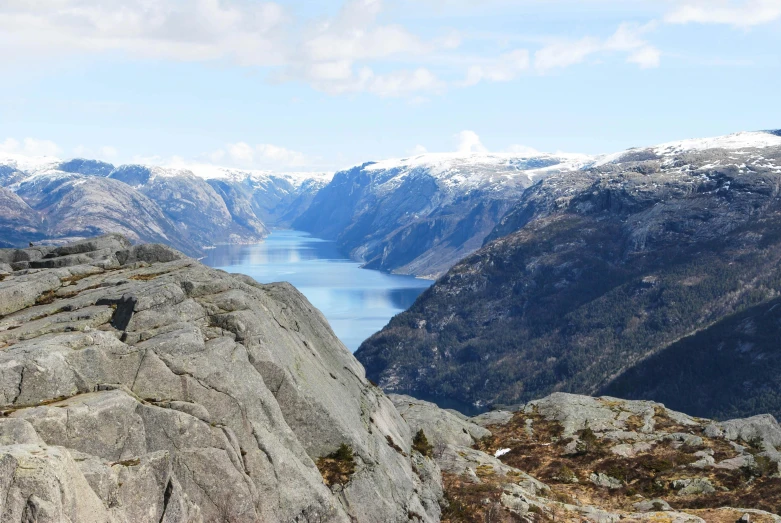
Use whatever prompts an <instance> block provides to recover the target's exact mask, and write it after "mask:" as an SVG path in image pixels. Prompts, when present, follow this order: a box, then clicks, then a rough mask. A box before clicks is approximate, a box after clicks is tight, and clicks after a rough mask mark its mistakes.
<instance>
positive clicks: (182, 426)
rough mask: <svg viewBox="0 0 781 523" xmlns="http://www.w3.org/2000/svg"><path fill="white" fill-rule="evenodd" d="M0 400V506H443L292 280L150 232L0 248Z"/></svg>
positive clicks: (326, 509) (186, 514) (54, 518)
mask: <svg viewBox="0 0 781 523" xmlns="http://www.w3.org/2000/svg"><path fill="white" fill-rule="evenodd" d="M0 410H2V417H0V520H2V521H4V522H16V521H25V522H28V521H36V522H62V521H71V522H80V523H83V522H128V523H130V522H133V523H136V522H154V523H158V522H168V523H172V522H179V521H187V522H191V521H194V522H197V521H203V522H212V521H230V522H250V521H264V522H277V521H279V522H288V521H290V522H345V523H347V522H354V521H357V522H370V523H371V522H378V523H379V522H382V523H385V522H397V521H398V522H402V521H410V520H412V521H422V522H435V521H439V518H440V502H441V500H442V496H443V493H442V483H441V474H440V471H439V468H438V466H437V465H436V463H435V462H434V460H433V459H431V458H429V457H425V456H423V455H421V454H420V453H419V452H417V451H415V450H414V449H413V448H412V447H413V432H412V431H411V429H410V427H409V425H408V424H407V423H406V422H405V421H404V419H403V418H402V416H401V415H400V414H399V412H398V411H397V410H396V409H395V408H394V405H393V403H391V401H390V400H389V399H388V398H387V397H386V396H385V395H384V394H383V393H382V392H381V391H380V390H379V389H377V388H376V387H374V386H372V385H371V384H370V383H369V382H368V381H367V380H366V379H365V376H364V370H363V368H362V367H361V365H360V364H359V363H358V362H357V361H356V360H355V358H354V357H353V356H352V354H350V352H349V351H348V350H347V349H346V348H345V347H344V346H343V345H342V344H341V343H340V342H339V340H338V339H337V338H336V337H335V335H334V334H333V332H332V331H331V329H330V327H329V326H328V324H327V322H326V321H325V319H324V318H323V316H322V315H321V314H320V313H319V312H318V311H317V310H316V309H315V308H314V307H312V305H311V304H310V303H309V302H308V301H307V300H306V299H305V298H304V297H303V296H302V295H301V294H300V293H299V292H298V291H296V290H295V289H294V288H293V287H292V286H290V285H288V284H272V285H261V284H258V283H257V282H255V281H254V280H252V279H250V278H248V277H245V276H241V275H231V274H228V273H225V272H222V271H218V270H213V269H210V268H207V267H205V266H204V265H202V264H200V263H198V262H197V261H195V260H192V259H189V258H187V257H185V256H184V255H182V254H181V253H179V252H177V251H175V250H172V249H170V248H167V247H164V246H160V245H140V246H132V245H131V244H130V242H128V241H127V240H126V239H125V238H123V237H122V236H118V235H109V236H103V237H99V238H94V239H90V240H85V241H81V242H76V243H72V244H68V245H63V246H59V247H32V248H30V249H9V250H0ZM344 446H346V447H349V449H350V450H351V451H352V455H353V463H352V464H353V468H352V469H351V471H350V474H349V478H348V481H342V482H337V483H333V482H332V483H331V484H330V486H329V485H327V484H326V481H325V480H324V477H323V475H322V474H321V472H320V470H319V469H318V466H317V462H318V460H320V458H323V457H326V456H329V455H333V454H334V453H335V452H336V451H337V450H338V449H339V448H340V447H342V448H344Z"/></svg>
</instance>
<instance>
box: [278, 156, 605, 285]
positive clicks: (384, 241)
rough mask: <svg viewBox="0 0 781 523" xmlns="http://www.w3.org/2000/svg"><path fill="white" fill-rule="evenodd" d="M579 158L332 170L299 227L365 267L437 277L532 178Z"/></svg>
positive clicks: (477, 241) (419, 160) (422, 161)
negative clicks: (334, 246) (332, 245)
mask: <svg viewBox="0 0 781 523" xmlns="http://www.w3.org/2000/svg"><path fill="white" fill-rule="evenodd" d="M588 161H590V159H589V158H587V157H581V156H565V157H560V156H553V155H540V156H538V157H521V156H513V155H484V154H475V155H447V154H431V155H423V156H419V157H415V158H407V159H404V160H389V161H383V162H369V163H366V164H363V165H361V166H358V167H355V168H353V169H350V170H347V171H342V172H339V173H336V175H334V178H333V180H332V181H331V183H330V184H328V186H327V187H325V188H324V189H323V190H322V191H320V192H319V193H318V194H317V196H316V197H315V198H314V200H313V201H312V205H311V206H310V207H309V209H307V211H306V212H304V213H303V214H302V215H301V216H300V217H299V218H298V219H297V220H295V221H294V222H293V225H294V227H295V228H297V229H300V230H304V231H307V232H310V233H312V234H313V235H315V236H317V237H320V238H325V239H331V240H336V241H337V242H338V244H339V246H340V247H342V248H343V249H344V250H345V251H347V252H349V253H350V255H351V256H352V257H353V258H355V259H358V260H361V261H363V262H364V263H365V265H366V267H367V268H371V269H378V270H383V271H390V272H394V273H399V274H411V275H415V276H420V277H426V278H435V277H437V276H439V275H441V274H443V273H444V272H446V271H447V269H449V268H450V267H451V266H452V265H453V264H454V263H456V262H457V261H459V260H461V259H462V258H464V257H465V256H467V255H469V254H470V253H472V252H474V251H475V250H477V249H478V248H479V247H480V246H481V245H482V242H483V239H484V238H485V237H486V236H487V235H488V234H489V233H490V232H491V230H492V229H493V227H494V226H495V225H496V224H497V223H498V222H499V220H500V219H501V218H502V217H503V216H504V214H505V213H506V212H507V211H508V210H509V209H510V208H511V207H512V205H513V204H514V203H515V202H516V201H517V200H518V198H519V197H520V195H521V194H522V193H523V191H524V189H525V188H526V187H528V186H529V185H531V183H532V180H533V179H534V177H535V176H541V175H549V174H551V173H553V172H556V171H558V170H561V169H571V168H573V166H580V165H583V164H584V163H587V162H588Z"/></svg>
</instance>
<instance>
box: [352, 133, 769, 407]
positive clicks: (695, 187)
mask: <svg viewBox="0 0 781 523" xmlns="http://www.w3.org/2000/svg"><path fill="white" fill-rule="evenodd" d="M780 187H781V136H779V133H742V134H739V135H733V136H729V137H722V138H719V139H711V140H693V141H687V142H676V143H671V144H663V145H661V146H657V147H653V148H647V149H635V150H630V151H627V152H625V153H622V154H617V155H613V156H611V157H606V158H602V159H601V160H599V161H597V162H596V163H595V164H594V165H593V166H591V167H589V168H586V169H583V170H577V171H571V172H565V173H560V174H554V175H551V176H549V177H547V178H545V179H542V180H541V181H539V182H538V183H537V184H535V185H534V186H533V187H531V188H530V189H529V190H527V191H526V192H525V193H524V195H523V196H522V197H521V199H520V202H519V203H518V204H517V205H516V206H515V208H514V209H513V210H512V211H511V212H510V213H508V215H507V216H506V217H505V218H504V219H503V220H502V221H501V223H500V224H499V225H498V226H497V227H496V229H495V231H494V232H493V233H492V235H491V238H492V239H493V241H490V243H488V244H487V245H486V246H485V247H484V248H482V249H481V250H480V251H478V252H477V253H475V254H474V255H472V256H470V257H468V258H466V259H465V260H463V261H462V262H461V263H459V264H458V265H456V266H455V267H454V268H453V269H452V270H450V271H449V272H448V273H447V274H446V275H445V276H443V277H442V278H441V279H440V280H439V281H438V282H437V283H436V284H435V285H434V286H433V287H432V288H431V289H429V290H428V291H427V292H426V293H424V294H423V295H422V296H421V297H420V298H419V299H418V301H417V302H416V303H415V305H414V306H413V307H412V308H411V309H410V310H409V311H407V312H405V313H403V314H401V315H399V316H397V317H396V318H394V319H393V320H392V321H391V323H390V324H389V325H388V327H386V328H385V329H384V330H383V331H382V332H380V333H378V334H377V335H375V336H373V337H372V338H370V339H369V340H367V341H366V342H365V343H364V344H363V345H362V346H361V348H360V349H359V350H358V352H357V353H356V356H357V357H358V359H359V360H360V361H361V362H362V363H363V364H364V366H365V367H366V369H367V374H368V376H369V377H370V378H372V379H374V380H375V381H377V382H379V383H380V385H381V386H382V387H383V388H384V389H385V390H388V391H393V392H404V393H412V394H413V395H414V394H420V395H423V396H425V397H443V398H444V397H447V398H451V399H457V400H459V401H462V402H465V403H470V404H475V405H481V406H485V405H490V404H497V403H505V404H508V403H517V402H523V401H527V400H529V399H533V398H538V397H542V396H544V395H546V394H549V393H551V392H554V391H566V392H574V393H585V394H593V393H596V392H597V391H600V390H603V388H604V387H607V386H608V384H609V383H610V382H611V381H612V380H614V379H615V378H616V377H618V376H620V375H621V374H622V373H624V372H627V371H628V370H629V369H631V368H633V367H634V366H635V365H638V364H641V362H644V361H645V360H646V359H647V358H649V357H651V356H653V355H655V354H659V353H662V352H663V351H665V350H666V349H668V347H673V346H674V344H675V343H676V342H678V341H679V340H681V338H684V337H685V336H688V335H690V334H692V333H694V332H696V331H701V330H704V329H708V328H709V327H711V326H713V325H714V324H717V323H718V322H720V321H722V320H725V319H726V318H729V317H730V316H732V315H734V314H739V313H741V312H743V311H748V310H750V309H751V308H754V307H760V306H762V305H763V304H766V303H769V302H770V301H771V300H773V299H776V298H777V297H778V295H779V291H781V265H779V262H781V235H779V231H780V230H781V204H780V203H779V199H778V196H779V188H780ZM687 343H688V342H687ZM716 348H717V347H711V346H708V345H704V346H701V347H700V348H698V349H697V350H698V351H699V352H700V353H707V352H708V351H710V350H716ZM672 350H673V351H675V350H676V349H675V348H673V349H672ZM777 351H778V345H777V344H776V345H773V344H772V343H767V344H765V345H763V346H762V350H761V353H762V354H764V355H765V356H763V357H762V358H750V357H748V358H737V359H735V360H734V362H733V363H732V365H733V367H734V368H733V369H732V372H734V374H733V375H734V376H736V377H737V376H744V375H749V374H751V373H752V370H751V369H752V366H758V367H762V366H770V367H771V369H775V372H776V373H777V372H778V370H779V369H777V368H775V367H773V364H774V363H773V362H774V361H777V359H776V358H775V357H771V355H772V354H773V353H775V352H777ZM758 353H759V352H757V353H756V354H758ZM671 354H674V352H673V353H671ZM660 357H661V356H660ZM648 361H661V360H648ZM664 361H666V362H668V365H669V364H670V363H672V362H675V363H677V358H676V357H675V356H674V355H673V356H670V357H668V358H666V359H665V360H664ZM655 368H656V369H657V370H656V371H655V375H659V374H663V373H665V372H667V373H673V374H674V371H675V369H674V368H669V366H668V367H664V368H661V367H659V366H656V367H655ZM712 368H713V367H706V369H705V370H707V369H711V370H710V372H704V373H700V374H699V377H700V379H701V382H700V383H698V386H702V387H703V388H704V390H709V388H710V389H715V388H717V387H719V386H720V383H721V380H722V377H721V376H720V375H718V374H717V373H715V372H713V370H712ZM690 371H691V372H697V371H695V370H694V368H692V367H690ZM771 372H772V371H771ZM629 381H631V379H630V380H629ZM624 383H626V381H625V382H624ZM754 383H755V386H744V387H739V386H736V387H732V388H731V389H730V390H731V391H733V392H734V393H735V394H736V395H737V397H736V398H735V399H734V403H735V404H740V405H741V406H743V407H745V408H747V409H748V410H747V411H743V412H742V414H744V415H745V414H749V413H752V412H755V413H759V412H762V411H763V410H762V409H764V410H770V411H772V412H779V411H780V410H781V405H780V404H778V403H777V400H776V399H772V397H771V395H768V394H765V393H763V392H762V391H763V390H765V389H766V387H765V385H769V384H759V383H756V382H754ZM651 389H652V387H651V385H650V383H648V382H646V386H645V388H641V389H638V392H637V394H634V393H632V397H640V395H642V394H643V393H644V392H647V391H649V390H651ZM607 390H611V391H613V392H615V393H618V392H619V391H624V390H626V391H627V392H629V391H630V390H631V386H630V387H629V389H626V388H625V389H611V388H608V389H607ZM759 396H762V397H763V398H764V399H763V400H761V401H760V400H759V399H758V397H759ZM667 397H669V396H667ZM680 401H681V402H684V401H686V400H680ZM689 406H693V405H691V404H689ZM716 408H717V406H716V405H715V404H714V403H706V404H703V405H701V406H698V408H697V409H695V410H697V412H698V413H699V414H700V415H711V414H721V413H723V411H716V410H714V409H716Z"/></svg>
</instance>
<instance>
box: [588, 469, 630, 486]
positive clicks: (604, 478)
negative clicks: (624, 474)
mask: <svg viewBox="0 0 781 523" xmlns="http://www.w3.org/2000/svg"><path fill="white" fill-rule="evenodd" d="M588 479H589V481H591V483H593V484H594V485H596V486H598V487H605V488H609V489H611V490H612V489H619V488H621V487H623V486H624V482H623V481H621V480H620V479H616V478H613V477H610V476H608V475H607V474H603V473H601V472H599V473H597V472H593V473H592V474H591V475H590V476H589V478H588Z"/></svg>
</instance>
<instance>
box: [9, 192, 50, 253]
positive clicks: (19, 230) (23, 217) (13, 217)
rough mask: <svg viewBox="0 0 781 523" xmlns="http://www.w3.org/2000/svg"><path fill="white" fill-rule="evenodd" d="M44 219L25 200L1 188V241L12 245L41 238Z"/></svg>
mask: <svg viewBox="0 0 781 523" xmlns="http://www.w3.org/2000/svg"><path fill="white" fill-rule="evenodd" d="M42 222H43V218H42V217H41V216H40V215H39V214H38V213H37V212H35V211H34V210H33V209H31V208H30V206H29V205H27V204H26V203H25V202H24V200H22V199H21V198H19V196H17V195H16V194H15V193H13V192H12V191H9V190H8V189H6V188H4V187H0V240H2V241H3V243H7V244H8V245H11V244H13V243H20V242H23V241H30V240H36V239H38V238H40V237H41V236H40V234H38V232H37V231H38V229H39V228H40V227H41V225H42Z"/></svg>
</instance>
